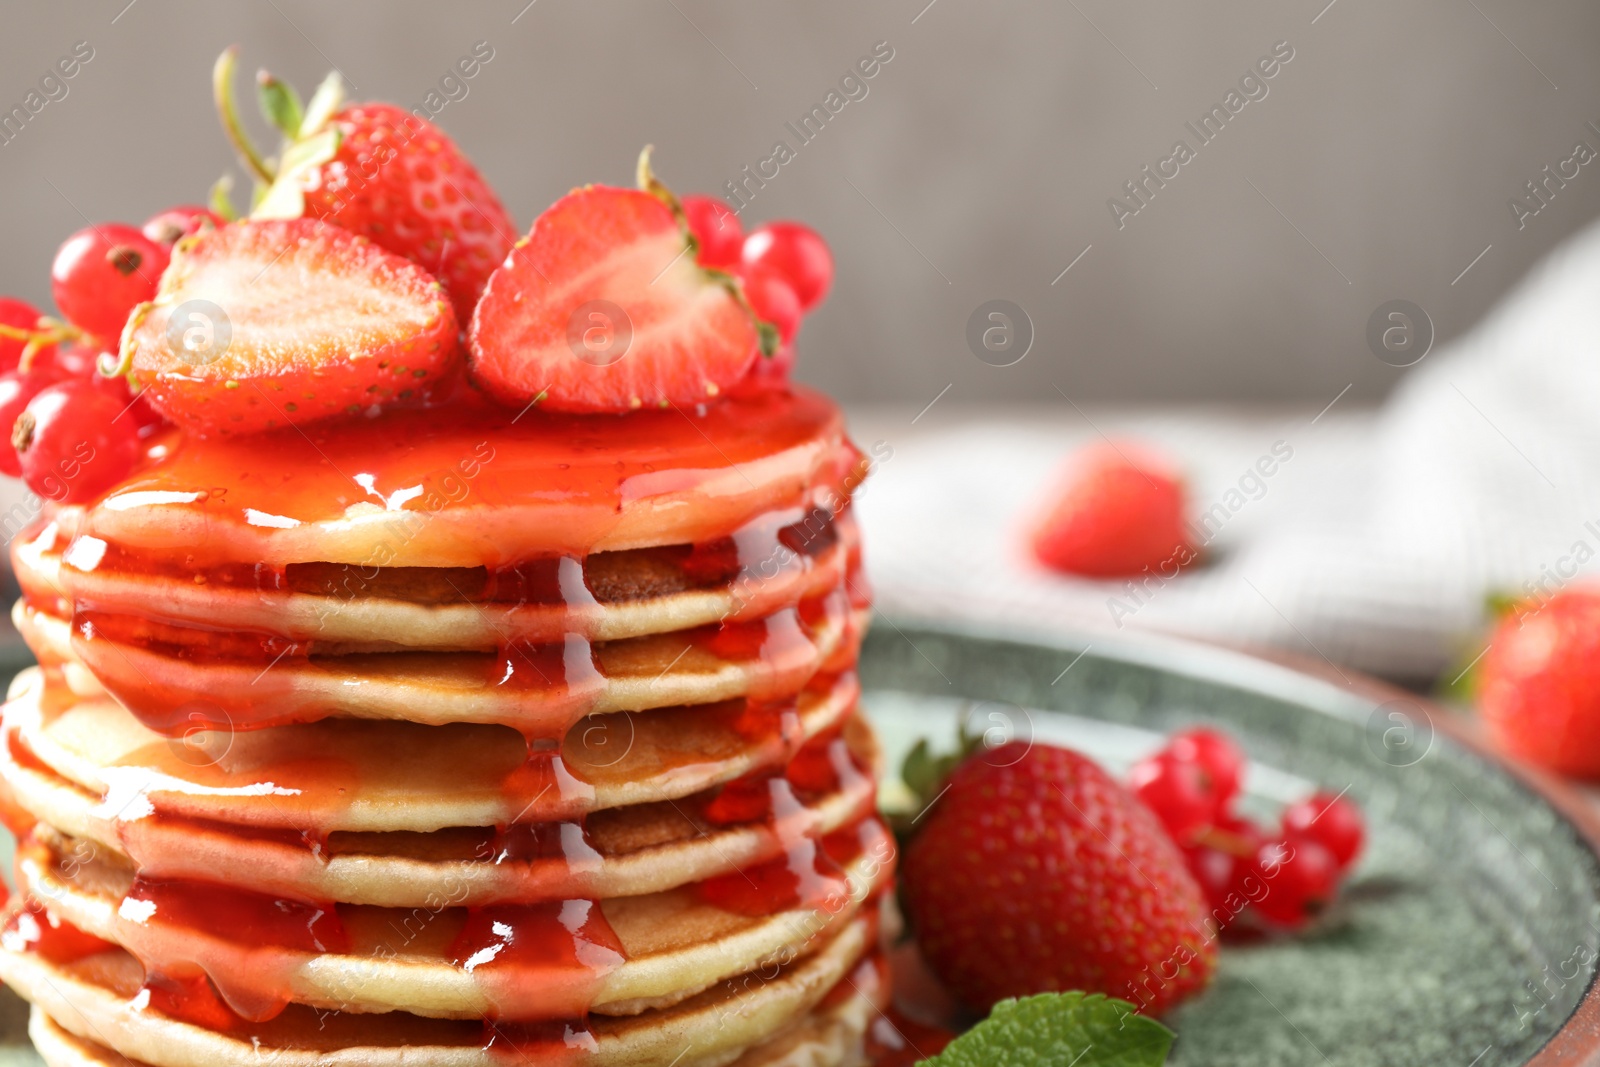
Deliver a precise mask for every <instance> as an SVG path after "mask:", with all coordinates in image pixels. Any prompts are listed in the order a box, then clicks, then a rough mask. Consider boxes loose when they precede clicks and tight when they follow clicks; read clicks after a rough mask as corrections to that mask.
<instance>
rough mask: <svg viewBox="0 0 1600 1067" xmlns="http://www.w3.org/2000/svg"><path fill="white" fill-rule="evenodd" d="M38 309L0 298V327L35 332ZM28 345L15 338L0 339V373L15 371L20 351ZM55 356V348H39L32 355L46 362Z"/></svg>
mask: <svg viewBox="0 0 1600 1067" xmlns="http://www.w3.org/2000/svg"><path fill="white" fill-rule="evenodd" d="M39 316H40V312H39V309H38V308H36V307H34V306H33V305H32V304H29V303H25V302H23V301H21V300H13V299H12V298H11V297H9V296H0V326H9V327H11V328H12V329H16V330H30V331H31V330H36V329H38V327H39ZM27 345H28V342H27V341H22V340H18V339H17V338H15V337H0V371H8V370H16V369H17V364H18V362H20V361H21V359H22V350H23V349H24V348H26V347H27ZM54 354H55V346H54V345H50V346H48V347H45V348H41V349H39V350H38V352H36V353H35V354H34V357H33V358H34V359H35V360H41V359H44V360H47V359H49V358H51V357H52V356H53V355H54Z"/></svg>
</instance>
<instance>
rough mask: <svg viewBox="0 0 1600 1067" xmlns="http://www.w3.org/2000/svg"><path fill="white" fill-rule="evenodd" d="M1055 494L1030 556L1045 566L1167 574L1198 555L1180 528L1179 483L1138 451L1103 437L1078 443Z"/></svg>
mask: <svg viewBox="0 0 1600 1067" xmlns="http://www.w3.org/2000/svg"><path fill="white" fill-rule="evenodd" d="M1057 493H1058V495H1057V497H1056V500H1055V502H1054V504H1052V505H1051V507H1050V508H1049V510H1048V511H1046V513H1045V515H1044V519H1043V521H1042V522H1040V523H1039V524H1038V526H1037V527H1036V528H1035V529H1034V531H1033V537H1032V548H1033V554H1034V556H1035V557H1036V558H1037V559H1038V560H1039V562H1041V563H1043V564H1044V565H1045V566H1047V567H1049V568H1051V569H1052V570H1057V571H1062V572H1064V573H1067V574H1077V575H1082V576H1084V577H1087V578H1123V577H1131V576H1133V575H1137V574H1139V573H1141V572H1143V571H1151V572H1159V573H1161V574H1162V575H1163V576H1165V577H1169V578H1170V577H1172V576H1173V575H1175V574H1176V573H1177V572H1178V569H1179V568H1180V567H1183V566H1186V565H1188V564H1189V563H1191V562H1193V561H1194V560H1195V559H1196V558H1198V552H1197V550H1196V549H1195V548H1194V547H1193V545H1192V544H1191V541H1190V537H1189V532H1188V530H1187V529H1186V528H1185V526H1184V487H1183V482H1182V481H1181V480H1180V478H1179V477H1178V475H1177V474H1176V473H1174V472H1173V471H1172V469H1171V468H1170V467H1169V466H1168V465H1167V464H1166V463H1165V462H1164V461H1163V460H1162V459H1161V458H1160V457H1158V456H1156V455H1154V454H1153V453H1150V452H1149V451H1147V450H1145V449H1142V448H1139V447H1138V446H1136V445H1133V444H1131V443H1122V444H1111V443H1110V442H1106V443H1104V444H1099V445H1094V446H1091V447H1089V448H1087V449H1084V450H1083V451H1082V452H1080V453H1078V454H1077V455H1076V456H1074V457H1073V458H1072V459H1071V461H1069V464H1068V469H1067V474H1066V478H1065V479H1064V482H1063V484H1062V486H1061V488H1060V489H1059V490H1058V491H1057Z"/></svg>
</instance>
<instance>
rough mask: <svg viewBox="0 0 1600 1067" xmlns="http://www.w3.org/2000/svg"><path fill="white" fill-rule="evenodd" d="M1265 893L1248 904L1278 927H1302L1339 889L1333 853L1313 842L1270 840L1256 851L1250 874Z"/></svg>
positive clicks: (1325, 905)
mask: <svg viewBox="0 0 1600 1067" xmlns="http://www.w3.org/2000/svg"><path fill="white" fill-rule="evenodd" d="M1253 873H1254V874H1255V875H1256V876H1257V877H1259V878H1261V880H1262V881H1263V882H1265V883H1266V887H1267V891H1266V894H1265V895H1264V896H1262V897H1261V899H1260V900H1257V901H1255V902H1254V904H1253V905H1252V906H1253V907H1254V908H1255V910H1256V913H1257V914H1258V915H1260V916H1261V917H1262V918H1263V919H1266V920H1268V921H1269V922H1273V923H1276V924H1277V925H1279V926H1286V927H1298V926H1304V925H1305V924H1306V923H1308V922H1310V921H1311V920H1312V919H1314V918H1316V917H1317V915H1318V914H1319V913H1320V912H1321V911H1322V909H1323V908H1325V907H1327V905H1328V902H1329V901H1330V900H1332V899H1333V894H1334V891H1335V890H1336V889H1338V887H1339V865H1338V863H1337V862H1336V861H1335V860H1334V858H1333V853H1331V852H1329V851H1328V850H1327V849H1325V848H1323V847H1322V846H1321V845H1319V844H1317V843H1316V842H1315V841H1304V840H1302V841H1294V842H1286V841H1271V842H1268V843H1267V844H1265V845H1262V846H1261V848H1260V849H1259V850H1258V851H1257V852H1256V859H1255V869H1254V872H1253Z"/></svg>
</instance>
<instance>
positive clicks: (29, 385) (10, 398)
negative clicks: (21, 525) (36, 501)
mask: <svg viewBox="0 0 1600 1067" xmlns="http://www.w3.org/2000/svg"><path fill="white" fill-rule="evenodd" d="M47 384H48V382H47V380H46V379H44V378H41V377H39V376H38V375H34V374H23V373H22V372H21V371H16V370H8V371H6V372H5V373H4V374H0V426H3V427H5V429H6V430H7V431H9V430H10V429H11V427H13V426H15V425H16V423H17V416H18V415H21V414H22V411H23V409H24V408H26V407H27V406H28V401H30V400H32V399H33V398H34V397H35V396H37V395H38V393H39V390H41V389H43V388H44V387H45V386H46V385H47ZM7 440H8V441H9V437H8V439H7ZM0 472H3V473H5V474H9V475H11V477H13V478H20V477H22V467H21V465H20V464H18V462H17V450H16V449H14V448H12V447H11V446H10V444H9V443H8V444H7V445H6V447H4V448H0Z"/></svg>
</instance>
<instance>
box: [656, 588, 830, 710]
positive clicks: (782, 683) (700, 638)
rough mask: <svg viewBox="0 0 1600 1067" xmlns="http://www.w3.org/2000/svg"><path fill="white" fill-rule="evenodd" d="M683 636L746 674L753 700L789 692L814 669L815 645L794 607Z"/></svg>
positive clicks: (697, 630) (766, 698) (703, 627)
mask: <svg viewBox="0 0 1600 1067" xmlns="http://www.w3.org/2000/svg"><path fill="white" fill-rule="evenodd" d="M686 636H687V638H688V640H689V641H690V642H691V643H692V644H694V645H695V647H697V648H699V649H701V650H702V651H705V652H709V653H710V654H711V655H713V656H716V657H717V658H718V659H720V660H723V661H725V662H728V663H737V664H739V665H740V666H742V667H744V668H745V669H746V670H748V671H750V672H751V677H750V681H749V687H748V692H749V696H750V699H752V700H755V701H768V700H773V699H776V698H777V697H779V696H781V695H783V694H785V693H788V692H793V690H794V689H795V688H796V687H798V686H799V685H801V684H802V683H803V682H804V681H805V677H806V675H807V674H808V673H809V672H810V671H811V670H812V668H813V667H814V666H815V661H816V645H815V644H813V643H812V640H811V635H810V634H809V633H808V632H807V631H806V628H805V627H804V626H803V625H802V623H801V619H800V613H799V611H798V610H796V609H795V608H783V609H782V610H779V611H776V612H774V613H773V614H771V615H768V616H766V617H765V618H760V619H752V620H749V621H737V620H734V621H728V622H724V623H722V624H721V625H717V626H702V627H700V628H699V629H695V630H690V631H688V632H687V634H686Z"/></svg>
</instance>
